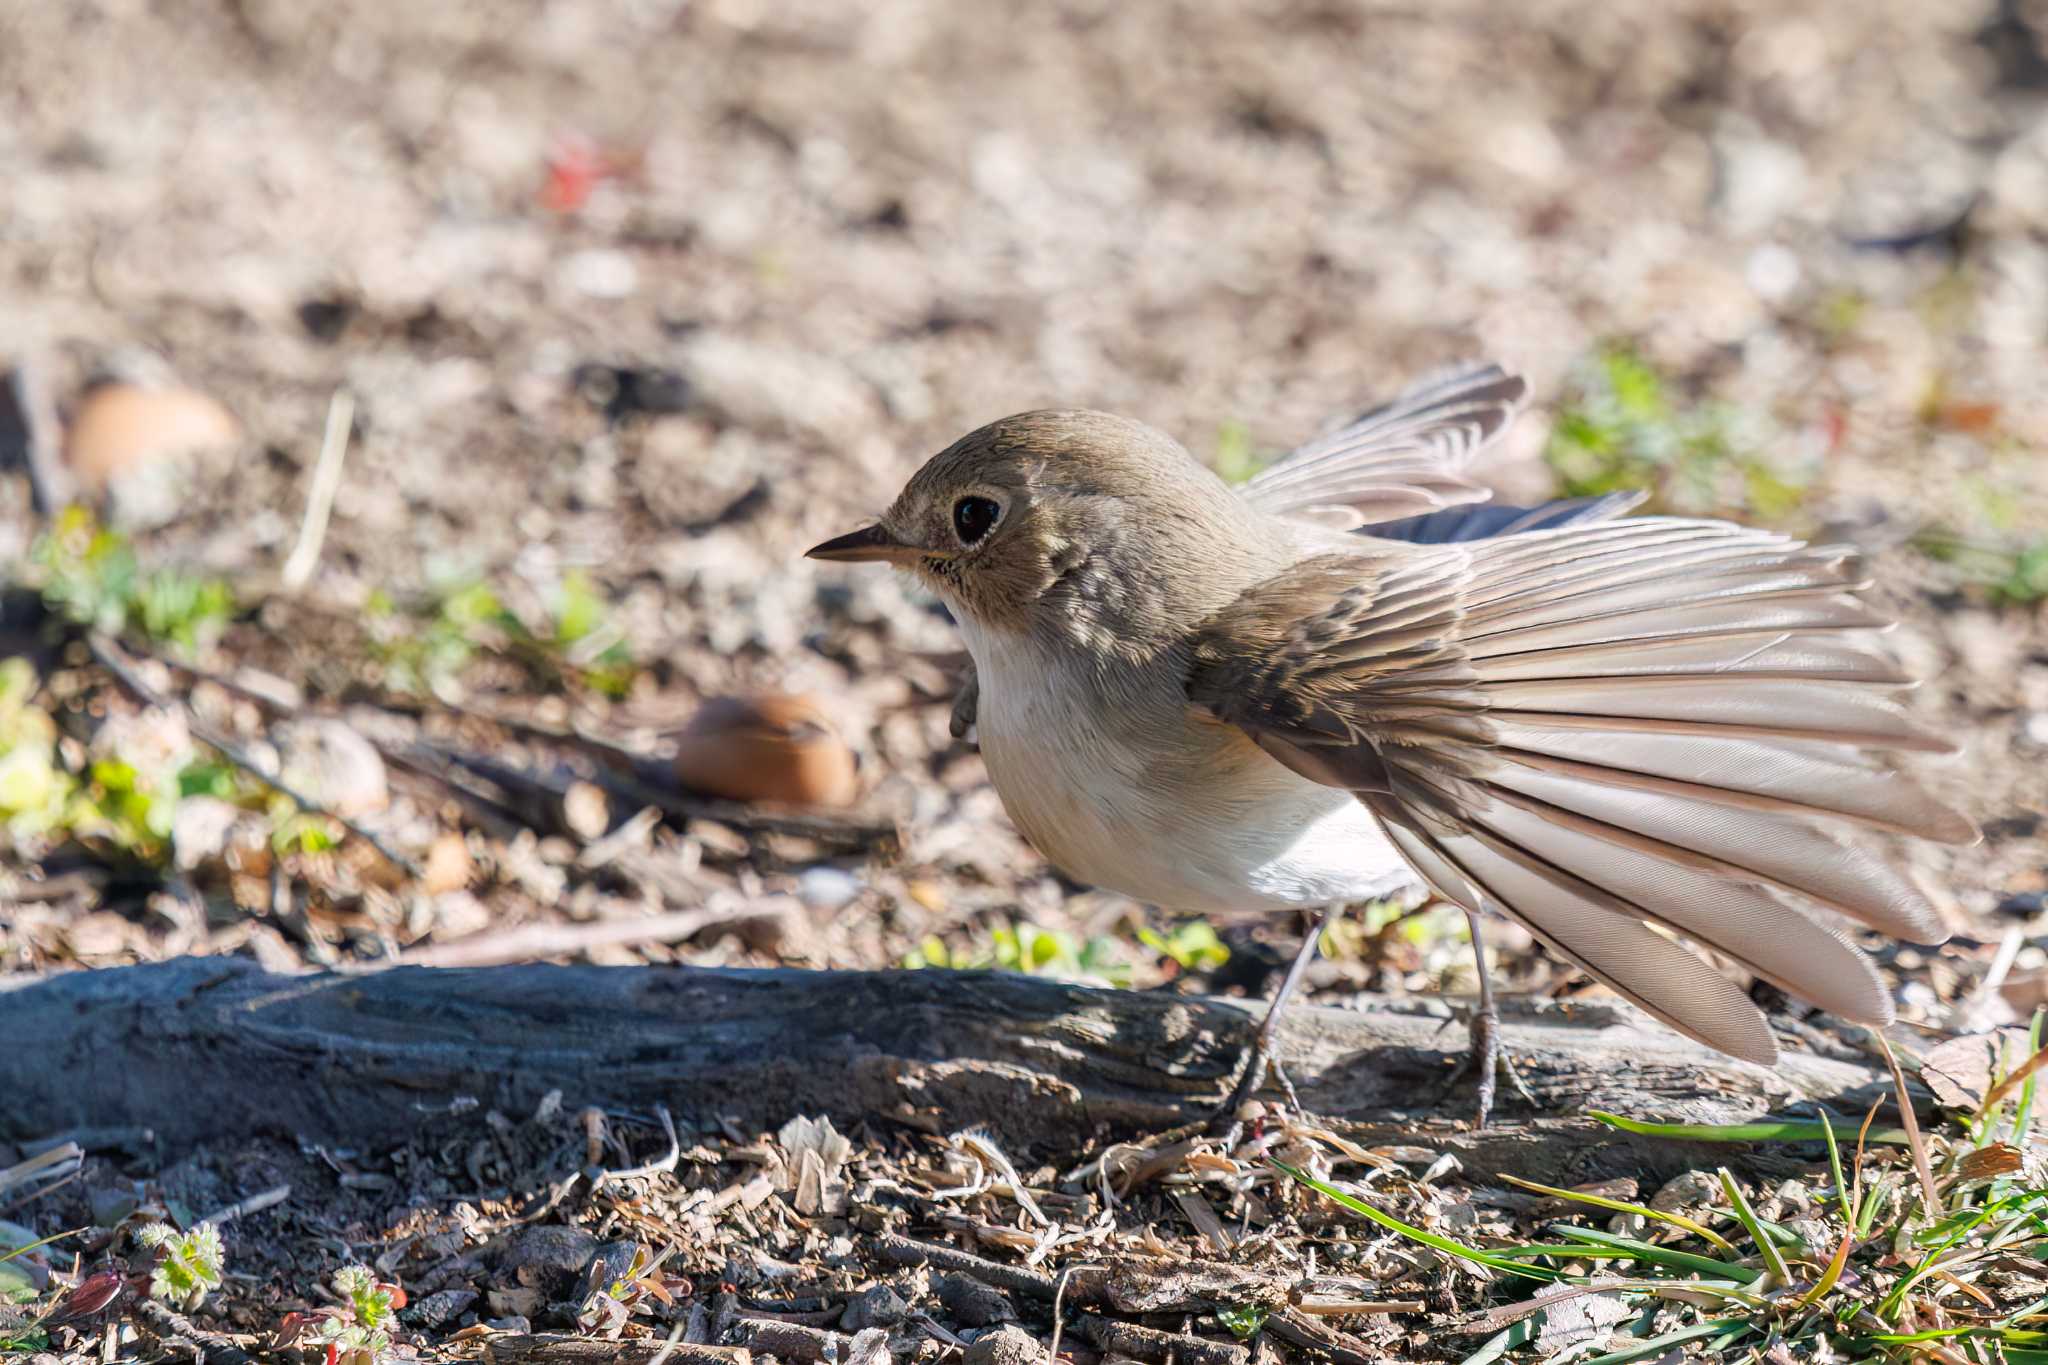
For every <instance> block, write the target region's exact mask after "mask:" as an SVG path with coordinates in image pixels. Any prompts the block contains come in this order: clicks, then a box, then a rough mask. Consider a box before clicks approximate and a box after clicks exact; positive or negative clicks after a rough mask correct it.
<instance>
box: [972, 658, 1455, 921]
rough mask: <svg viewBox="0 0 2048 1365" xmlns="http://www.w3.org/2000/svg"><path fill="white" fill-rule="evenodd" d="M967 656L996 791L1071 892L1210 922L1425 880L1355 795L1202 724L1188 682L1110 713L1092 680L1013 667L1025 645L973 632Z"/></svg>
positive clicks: (1366, 895)
mask: <svg viewBox="0 0 2048 1365" xmlns="http://www.w3.org/2000/svg"><path fill="white" fill-rule="evenodd" d="M991 646H993V647H991ZM969 647H970V649H972V650H973V652H974V654H975V660H976V668H977V671H978V673H979V674H980V677H981V700H980V707H979V714H978V720H977V729H978V731H979V734H980V738H981V749H982V756H983V758H984V760H985V761H986V763H987V765H988V770H989V777H990V780H991V781H993V782H994V784H995V788H996V791H997V793H998V794H999V795H1000V796H1001V797H1002V799H1003V806H1004V808H1005V809H1006V810H1007V811H1008V812H1009V814H1010V818H1011V819H1012V820H1014V821H1015V822H1016V823H1017V826H1018V828H1019V829H1020V830H1022V831H1023V833H1024V835H1025V837H1027V838H1028V839H1030V840H1031V842H1032V844H1033V846H1034V847H1036V848H1037V849H1038V851H1039V852H1040V853H1042V854H1044V855H1045V857H1046V858H1047V859H1048V860H1049V861H1051V862H1052V863H1053V864H1054V865H1055V866H1057V867H1059V868H1060V869H1061V870H1062V871H1063V872H1065V873H1067V875H1069V876H1071V877H1073V878H1074V879H1075V880H1077V881H1083V882H1087V883H1090V884H1091V885H1095V886H1100V887H1104V888H1107V889H1109V890H1112V891H1120V892H1122V893H1123V894H1125V895H1127V896H1131V897H1133V898H1134V899H1137V900H1141V901H1145V902H1147V903H1150V904H1153V905H1159V906H1162V907H1165V908H1168V909H1176V910H1191V911H1201V912H1204V913H1229V912H1232V911H1244V910H1257V909H1278V908H1284V907H1289V906H1313V905H1329V904H1334V903H1337V902H1346V901H1358V900H1368V899H1372V898H1374V897H1377V896H1382V895H1387V894H1390V893H1392V892H1394V891H1397V890H1400V889H1401V888H1404V887H1407V886H1411V885H1413V884H1414V883H1415V876H1414V874H1413V873H1412V872H1411V871H1409V869H1408V867H1407V864H1405V863H1404V862H1403V861H1402V860H1401V857H1400V855H1399V854H1398V853H1397V852H1395V850H1394V848H1393V845H1392V844H1391V843H1390V842H1389V841H1388V840H1387V837H1386V835H1385V834H1383V833H1382V832H1381V831H1380V828H1379V826H1378V824H1377V823H1376V822H1375V821H1374V820H1373V818H1372V816H1371V815H1370V814H1369V813H1368V812H1367V811H1366V809H1365V808H1364V807H1363V806H1361V805H1360V804H1359V803H1358V801H1357V800H1356V799H1355V798H1354V797H1352V796H1351V795H1350V794H1349V793H1346V792H1341V791H1337V790H1335V789H1333V788H1329V787H1324V786H1319V785H1318V784H1316V783H1313V782H1310V781H1308V780H1307V779H1305V778H1302V777H1299V776H1297V775H1295V774H1294V773H1293V772H1290V771H1289V770H1288V769H1286V768H1285V767H1283V766H1281V765H1280V764H1279V763H1277V762H1275V761H1274V760H1272V759H1271V758H1268V757H1267V756H1266V755H1265V754H1264V753H1261V752H1260V751H1259V749H1258V747H1257V746H1256V745H1254V744H1252V743H1251V741H1250V740H1248V739H1246V738H1245V737H1244V736H1243V735H1242V734H1241V733H1240V732H1238V731H1237V730H1234V729H1232V728H1230V727H1228V726H1223V725H1218V724H1215V723H1211V722H1205V721H1201V720H1197V719H1195V718H1194V717H1193V716H1192V715H1191V714H1190V713H1189V712H1188V711H1187V708H1186V706H1185V704H1184V703H1183V702H1182V701H1181V699H1180V697H1179V694H1178V687H1177V685H1176V686H1173V687H1171V688H1168V687H1167V686H1166V685H1165V680H1161V684H1160V685H1159V686H1157V687H1154V686H1151V685H1148V684H1147V683H1146V682H1145V681H1143V680H1140V681H1139V683H1138V684H1137V685H1136V686H1135V687H1133V688H1131V689H1130V691H1129V692H1128V693H1127V694H1124V695H1121V696H1120V697H1119V699H1118V700H1117V702H1116V703H1115V704H1113V705H1112V704H1107V703H1105V701H1104V699H1103V698H1102V697H1101V695H1100V694H1099V691H1098V687H1097V685H1096V684H1095V683H1094V682H1093V681H1092V680H1091V679H1089V678H1088V677H1086V676H1075V675H1071V674H1068V673H1066V672H1064V671H1063V670H1061V669H1059V668H1057V667H1051V666H1047V663H1046V661H1045V660H1043V659H1040V658H1019V657H1017V655H1018V654H1019V653H1022V652H1023V651H1024V650H1025V649H1027V648H1028V645H1027V643H1026V642H1021V641H1018V642H1008V641H1001V642H999V641H991V640H989V639H987V638H985V637H984V638H976V635H975V633H974V632H971V631H970V632H969ZM1026 670H1028V671H1026ZM1024 677H1028V678H1029V679H1031V685H1029V686H1020V685H1019V681H1020V678H1024Z"/></svg>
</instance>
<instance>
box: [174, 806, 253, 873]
mask: <svg viewBox="0 0 2048 1365" xmlns="http://www.w3.org/2000/svg"><path fill="white" fill-rule="evenodd" d="M241 818H242V812H241V810H240V809H239V808H238V807H236V806H235V805H233V804H231V803H230V802H227V801H223V800H221V799H220V798H219V797H217V796H188V797H186V798H185V799H184V800H182V801H180V802H178V807H177V810H176V811H175V812H173V814H172V816H171V849H172V852H173V855H174V857H175V860H176V862H177V865H178V870H179V871H181V872H190V871H191V870H192V869H193V868H195V867H197V866H199V865H200V864H201V863H204V862H210V861H212V860H213V859H215V858H218V857H219V856H220V855H221V854H222V853H224V852H225V851H226V850H227V846H228V835H229V833H230V832H231V831H233V829H234V827H235V821H237V820H239V819H241Z"/></svg>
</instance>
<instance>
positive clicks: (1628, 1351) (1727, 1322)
mask: <svg viewBox="0 0 2048 1365" xmlns="http://www.w3.org/2000/svg"><path fill="white" fill-rule="evenodd" d="M1748 1328H1749V1324H1748V1323H1747V1322H1745V1321H1743V1320H1742V1319H1741V1318H1715V1319H1714V1320H1713V1321H1711V1322H1701V1323H1695V1324H1694V1325H1693V1326H1691V1327H1681V1328H1679V1329H1678V1330H1677V1331H1676V1332H1666V1333H1665V1334H1664V1335H1663V1336H1661V1337H1651V1338H1650V1339H1649V1340H1647V1341H1639V1342H1637V1343H1636V1344H1635V1345H1633V1346H1628V1347H1624V1348H1623V1349H1621V1350H1619V1351H1609V1352H1608V1353H1607V1354H1606V1355H1604V1356H1592V1357H1589V1358H1588V1359H1586V1360H1584V1361H1581V1362H1580V1365H1628V1362H1630V1361H1632V1360H1641V1359H1643V1357H1645V1356H1654V1355H1658V1354H1660V1353H1661V1352H1663V1351H1665V1350H1668V1349H1669V1348H1671V1347H1673V1346H1678V1345H1681V1344H1683V1343H1685V1342H1688V1341H1697V1340H1699V1339H1700V1338H1701V1337H1711V1336H1715V1335H1717V1334H1719V1333H1722V1332H1733V1331H1737V1330H1738V1329H1739V1330H1744V1331H1746V1330H1748Z"/></svg>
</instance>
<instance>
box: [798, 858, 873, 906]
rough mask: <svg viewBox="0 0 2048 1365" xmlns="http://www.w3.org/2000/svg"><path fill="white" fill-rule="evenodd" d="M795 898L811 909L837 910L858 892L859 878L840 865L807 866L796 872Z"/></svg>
mask: <svg viewBox="0 0 2048 1365" xmlns="http://www.w3.org/2000/svg"><path fill="white" fill-rule="evenodd" d="M796 894H797V898H798V899H799V900H801V901H803V903H804V905H805V906H806V907H808V908H809V909H812V910H818V911H827V910H837V909H839V907H841V906H843V905H845V904H846V903H847V902H848V901H850V900H852V899H853V898H854V897H855V896H858V895H859V894H860V878H858V877H856V876H854V875H853V874H852V873H851V872H848V871H847V870H846V869H845V868H842V867H807V868H805V869H804V870H803V871H802V872H800V873H798V874H797V879H796Z"/></svg>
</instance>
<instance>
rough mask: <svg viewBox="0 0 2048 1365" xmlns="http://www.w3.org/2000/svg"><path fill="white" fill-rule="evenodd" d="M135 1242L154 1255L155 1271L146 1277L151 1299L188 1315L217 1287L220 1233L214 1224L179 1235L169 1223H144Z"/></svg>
mask: <svg viewBox="0 0 2048 1365" xmlns="http://www.w3.org/2000/svg"><path fill="white" fill-rule="evenodd" d="M135 1240H136V1241H138V1242H140V1243H141V1244H142V1245H143V1246H145V1247H148V1248H149V1249H151V1250H152V1251H154V1252H156V1269H155V1271H153V1272H152V1273H151V1275H150V1277H149V1296H150V1297H151V1298H153V1299H163V1300H164V1301H166V1302H167V1303H169V1304H170V1306H171V1307H173V1308H176V1309H179V1310H181V1311H184V1312H190V1311H191V1310H192V1309H194V1308H197V1307H198V1306H199V1305H200V1304H202V1303H204V1302H205V1301H206V1296H207V1294H208V1293H209V1292H210V1291H212V1290H215V1289H218V1288H220V1277H221V1265H222V1252H221V1245H220V1230H219V1229H218V1228H216V1227H214V1225H213V1224H211V1223H201V1224H199V1225H198V1226H197V1227H195V1228H192V1229H191V1230H190V1231H187V1232H180V1231H178V1230H177V1229H176V1228H174V1227H172V1226H171V1225H170V1224H169V1223H145V1224H143V1225H142V1226H141V1227H140V1228H138V1229H137V1230H136V1233H135Z"/></svg>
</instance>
